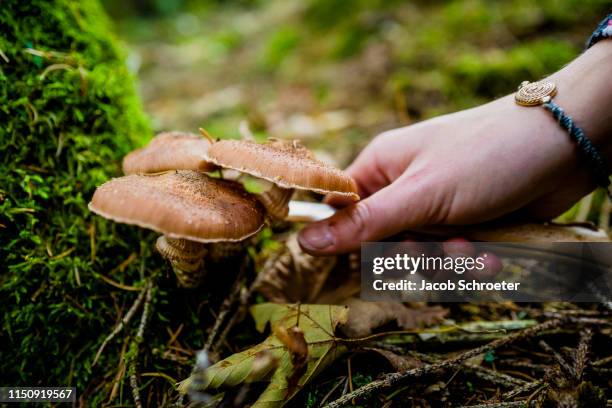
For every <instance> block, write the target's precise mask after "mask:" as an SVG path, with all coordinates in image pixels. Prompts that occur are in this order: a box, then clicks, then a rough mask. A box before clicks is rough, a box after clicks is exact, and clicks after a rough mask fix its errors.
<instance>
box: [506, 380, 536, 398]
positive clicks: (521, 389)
mask: <svg viewBox="0 0 612 408" xmlns="http://www.w3.org/2000/svg"><path fill="white" fill-rule="evenodd" d="M543 383H544V381H543V380H536V381H533V382H530V383H527V384H524V385H521V386H520V387H517V388H515V389H513V390H510V391H508V392H506V393H504V394H502V396H501V399H502V400H509V399H511V398H514V397H516V396H518V395H521V394H524V393H527V392H531V391H533V390H535V389H536V388H538V387H540V386H541V385H542V384H543Z"/></svg>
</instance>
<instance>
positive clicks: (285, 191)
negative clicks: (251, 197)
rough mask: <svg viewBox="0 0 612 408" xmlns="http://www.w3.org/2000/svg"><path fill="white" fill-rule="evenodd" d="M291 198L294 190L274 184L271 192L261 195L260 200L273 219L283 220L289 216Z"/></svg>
mask: <svg viewBox="0 0 612 408" xmlns="http://www.w3.org/2000/svg"><path fill="white" fill-rule="evenodd" d="M291 196H293V189H292V188H282V187H279V186H277V185H276V184H273V185H272V187H271V188H270V189H269V190H267V191H265V192H263V193H262V194H260V195H259V197H258V198H259V201H260V202H261V204H263V206H264V207H265V209H266V211H267V212H268V214H269V215H270V216H271V217H272V218H275V219H281V220H283V219H285V217H287V215H288V214H289V201H290V200H291Z"/></svg>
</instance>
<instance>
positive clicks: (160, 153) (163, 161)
mask: <svg viewBox="0 0 612 408" xmlns="http://www.w3.org/2000/svg"><path fill="white" fill-rule="evenodd" d="M210 144H211V143H210V141H208V140H207V139H205V138H203V137H201V136H199V135H195V134H193V133H184V132H164V133H160V134H158V135H157V136H155V137H154V138H153V139H152V140H151V141H150V142H149V144H148V145H146V146H144V147H141V148H140V149H136V150H134V151H133V152H131V153H129V154H128V155H127V156H125V158H124V159H123V172H124V173H125V174H138V173H159V172H162V171H168V170H197V171H212V170H214V169H215V165H214V164H212V163H209V162H208V161H206V152H207V151H208V148H209V147H210Z"/></svg>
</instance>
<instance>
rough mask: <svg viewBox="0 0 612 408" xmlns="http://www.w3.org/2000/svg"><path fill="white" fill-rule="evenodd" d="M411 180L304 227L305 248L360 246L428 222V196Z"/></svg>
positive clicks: (321, 251)
mask: <svg viewBox="0 0 612 408" xmlns="http://www.w3.org/2000/svg"><path fill="white" fill-rule="evenodd" d="M422 193H423V192H422V189H421V191H419V188H418V187H416V184H415V186H411V185H410V183H401V184H400V183H394V184H392V185H390V186H388V187H385V188H383V189H382V190H379V191H378V192H376V193H374V194H373V195H372V196H370V197H368V198H366V199H365V200H362V201H360V202H358V203H356V204H354V205H351V206H348V207H345V208H343V209H342V210H339V211H338V212H337V213H336V214H334V215H333V216H332V217H330V218H328V219H327V220H323V221H320V222H317V223H314V224H311V225H309V226H307V227H306V228H304V229H303V230H302V231H301V233H300V237H299V240H300V245H301V246H302V248H303V249H304V250H305V251H307V252H310V253H312V254H316V255H330V254H338V253H345V252H349V251H353V250H356V249H359V247H360V245H361V242H367V241H377V240H380V239H382V238H385V237H388V236H391V235H393V234H396V233H398V232H400V231H402V230H405V229H409V228H410V227H415V226H420V225H423V224H426V223H428V221H429V220H428V219H427V214H428V211H426V209H427V208H430V206H429V205H428V204H429V203H428V199H429V198H428V197H427V196H426V195H424V194H422Z"/></svg>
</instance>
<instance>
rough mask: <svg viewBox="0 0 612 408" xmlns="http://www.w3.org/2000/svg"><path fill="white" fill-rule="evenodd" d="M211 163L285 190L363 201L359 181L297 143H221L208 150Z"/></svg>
mask: <svg viewBox="0 0 612 408" xmlns="http://www.w3.org/2000/svg"><path fill="white" fill-rule="evenodd" d="M208 158H209V160H210V161H211V162H213V163H215V164H217V165H219V166H222V167H227V168H230V169H234V170H239V171H241V172H244V173H247V174H250V175H252V176H255V177H259V178H262V179H265V180H268V181H270V182H272V183H274V184H276V185H278V186H280V187H283V188H297V189H300V190H310V191H315V192H317V193H321V194H329V193H333V194H339V195H343V196H347V197H350V198H352V199H354V200H359V195H358V194H357V185H356V184H355V180H353V178H352V177H351V176H349V175H348V174H347V173H345V172H343V171H342V170H340V169H337V168H335V167H332V166H330V165H328V164H325V163H323V162H320V161H319V160H317V159H316V158H315V157H314V155H313V154H312V152H311V151H310V150H308V149H306V148H305V147H304V146H302V145H300V144H299V143H297V141H294V142H290V141H283V140H272V141H268V142H266V143H256V142H252V141H249V140H221V141H218V142H216V143H213V145H212V146H211V147H210V148H209V149H208Z"/></svg>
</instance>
